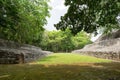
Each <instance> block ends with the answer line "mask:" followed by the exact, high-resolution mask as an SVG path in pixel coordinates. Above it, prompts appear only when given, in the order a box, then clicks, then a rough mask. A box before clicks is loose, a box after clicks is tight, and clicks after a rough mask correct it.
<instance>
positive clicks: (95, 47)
mask: <svg viewBox="0 0 120 80" xmlns="http://www.w3.org/2000/svg"><path fill="white" fill-rule="evenodd" d="M72 53H79V54H84V55H90V56H95V57H99V58H105V59H112V60H119V61H120V30H118V31H117V32H113V33H111V34H108V35H103V36H101V37H100V38H99V39H98V40H97V41H96V42H94V43H93V44H89V45H86V46H85V47H84V48H83V49H80V50H74V51H72Z"/></svg>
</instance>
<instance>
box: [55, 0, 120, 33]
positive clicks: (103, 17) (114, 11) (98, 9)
mask: <svg viewBox="0 0 120 80" xmlns="http://www.w3.org/2000/svg"><path fill="white" fill-rule="evenodd" d="M65 5H66V6H68V7H69V8H68V12H67V13H66V14H65V15H64V16H62V17H61V21H60V22H59V23H58V24H55V27H56V28H57V29H61V30H65V29H66V28H69V29H70V30H71V31H72V33H73V34H76V33H78V32H79V31H82V30H84V31H86V32H88V33H92V32H95V31H97V29H98V28H100V27H103V28H104V29H105V30H111V29H112V28H115V27H116V28H118V25H117V21H116V17H117V16H118V14H119V13H120V0H65Z"/></svg>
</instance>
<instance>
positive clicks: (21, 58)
mask: <svg viewBox="0 0 120 80" xmlns="http://www.w3.org/2000/svg"><path fill="white" fill-rule="evenodd" d="M51 53H52V52H49V51H43V50H41V49H40V48H39V47H35V46H31V45H27V44H19V43H15V42H13V41H7V40H2V39H0V64H18V63H27V62H31V61H35V60H37V59H40V58H42V57H45V56H47V55H48V54H51Z"/></svg>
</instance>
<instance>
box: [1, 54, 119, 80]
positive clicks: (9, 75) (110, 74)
mask: <svg viewBox="0 0 120 80" xmlns="http://www.w3.org/2000/svg"><path fill="white" fill-rule="evenodd" d="M38 63H39V64H38ZM38 63H30V64H17V65H0V80H120V63H115V62H112V61H110V60H103V59H98V58H94V57H89V56H81V55H77V54H52V55H50V56H48V57H46V58H43V59H41V60H39V61H38ZM49 64H51V65H49Z"/></svg>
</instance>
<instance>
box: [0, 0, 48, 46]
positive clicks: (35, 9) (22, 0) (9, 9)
mask: <svg viewBox="0 0 120 80" xmlns="http://www.w3.org/2000/svg"><path fill="white" fill-rule="evenodd" d="M0 9H1V10H0V33H1V35H0V37H2V38H5V39H10V40H14V41H17V42H22V43H30V44H31V43H33V42H37V41H40V39H41V36H42V33H43V31H44V28H43V26H44V25H45V24H46V23H47V20H46V17H49V9H50V8H49V6H48V0H0Z"/></svg>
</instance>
